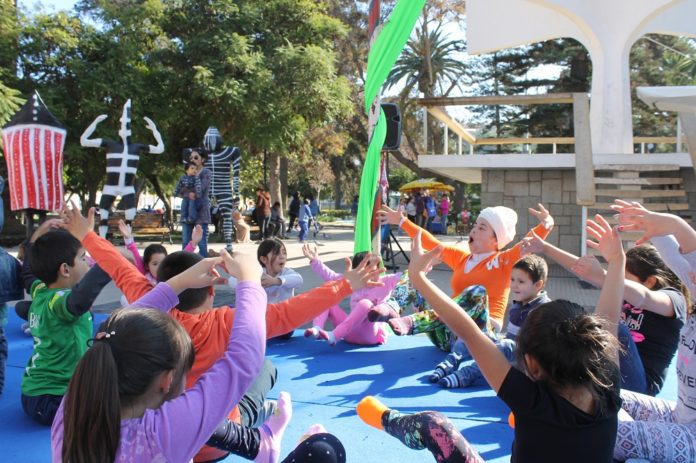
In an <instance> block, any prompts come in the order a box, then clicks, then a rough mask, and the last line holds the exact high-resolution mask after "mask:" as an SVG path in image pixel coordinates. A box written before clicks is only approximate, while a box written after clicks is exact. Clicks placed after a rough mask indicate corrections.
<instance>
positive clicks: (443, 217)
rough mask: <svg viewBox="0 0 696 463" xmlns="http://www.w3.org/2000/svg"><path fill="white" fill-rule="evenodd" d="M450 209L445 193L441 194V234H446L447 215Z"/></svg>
mask: <svg viewBox="0 0 696 463" xmlns="http://www.w3.org/2000/svg"><path fill="white" fill-rule="evenodd" d="M449 211H450V200H449V195H448V194H447V193H443V194H442V199H440V217H441V220H440V222H441V223H442V234H443V235H446V234H447V215H448V214H449Z"/></svg>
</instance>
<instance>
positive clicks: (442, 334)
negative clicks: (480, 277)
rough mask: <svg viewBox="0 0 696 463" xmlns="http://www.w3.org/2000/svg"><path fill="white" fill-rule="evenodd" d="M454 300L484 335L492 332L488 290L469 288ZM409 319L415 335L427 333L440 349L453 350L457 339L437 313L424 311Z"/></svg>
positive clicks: (480, 287) (477, 287) (475, 287)
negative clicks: (411, 321)
mask: <svg viewBox="0 0 696 463" xmlns="http://www.w3.org/2000/svg"><path fill="white" fill-rule="evenodd" d="M452 300H454V302H456V303H457V305H458V306H459V307H461V308H462V309H464V311H466V313H468V314H469V316H470V317H471V318H472V319H473V320H474V321H475V322H476V324H477V325H478V327H479V328H481V330H482V331H483V332H484V333H488V332H490V331H491V328H490V321H489V312H488V294H487V293H486V288H484V287H483V286H481V285H473V286H469V287H468V288H466V289H464V291H462V292H461V293H460V294H459V295H458V296H456V297H454V298H452ZM409 317H410V318H411V319H412V320H413V334H419V333H427V334H428V337H429V338H430V341H431V342H432V343H433V344H435V346H436V347H437V348H438V349H441V350H443V351H445V352H450V351H451V350H452V345H453V344H454V342H455V341H456V339H457V337H456V335H455V334H454V333H452V331H450V329H449V328H448V327H447V325H445V324H444V323H442V322H441V321H440V319H439V318H438V317H437V314H435V312H433V311H432V310H424V311H422V312H418V313H414V314H413V315H409Z"/></svg>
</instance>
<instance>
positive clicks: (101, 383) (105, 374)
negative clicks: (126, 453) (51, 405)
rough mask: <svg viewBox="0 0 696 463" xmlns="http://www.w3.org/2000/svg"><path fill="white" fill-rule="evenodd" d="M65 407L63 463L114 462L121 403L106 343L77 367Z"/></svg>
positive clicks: (109, 348) (93, 350) (86, 354)
mask: <svg viewBox="0 0 696 463" xmlns="http://www.w3.org/2000/svg"><path fill="white" fill-rule="evenodd" d="M63 407H64V409H63V414H64V421H63V425H64V432H63V450H62V460H63V461H64V462H66V463H89V462H106V461H114V460H115V459H116V451H117V450H118V443H119V437H120V427H121V401H120V399H119V395H118V371H117V368H116V362H115V361H114V356H113V354H112V353H111V347H109V344H108V343H107V342H102V341H98V342H97V343H95V345H93V346H92V347H91V348H90V349H88V350H87V352H86V353H85V355H84V357H82V360H80V362H79V363H78V364H77V368H76V369H75V373H74V374H73V377H72V379H71V380H70V385H69V386H68V393H67V394H66V395H65V403H64V404H63ZM68 417H70V419H68Z"/></svg>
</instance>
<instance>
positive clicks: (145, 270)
mask: <svg viewBox="0 0 696 463" xmlns="http://www.w3.org/2000/svg"><path fill="white" fill-rule="evenodd" d="M118 229H119V230H120V232H121V236H122V237H123V244H124V245H125V246H126V249H128V250H129V251H130V253H131V254H132V255H133V262H134V263H135V267H136V268H137V269H138V271H139V272H140V273H142V274H143V275H145V277H146V278H147V279H148V280H150V282H151V283H153V284H157V269H158V268H159V264H161V263H162V261H163V260H164V258H165V257H167V254H168V252H167V248H165V247H164V246H162V245H161V244H150V245H149V246H147V247H146V248H145V251H144V252H143V256H142V257H140V251H139V250H138V246H137V245H136V244H135V240H134V239H133V235H132V234H131V229H130V227H129V226H128V225H126V223H125V222H124V221H123V220H119V221H118ZM202 238H203V229H202V228H201V226H200V225H196V226H195V227H194V228H193V232H192V233H191V241H189V243H188V244H187V245H186V247H185V248H184V251H188V252H195V251H196V247H197V246H198V243H199V242H200V241H201V239H202Z"/></svg>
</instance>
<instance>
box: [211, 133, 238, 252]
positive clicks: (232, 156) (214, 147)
mask: <svg viewBox="0 0 696 463" xmlns="http://www.w3.org/2000/svg"><path fill="white" fill-rule="evenodd" d="M203 146H204V148H205V150H206V152H207V153H208V160H207V161H206V163H205V167H207V168H208V169H210V170H211V172H212V173H213V177H212V181H211V183H210V197H211V198H215V200H216V201H217V205H218V207H219V208H220V213H221V214H222V233H223V235H224V237H225V244H226V245H227V250H232V198H235V197H238V196H239V168H240V166H241V160H242V155H241V151H239V148H237V147H236V146H225V147H223V146H222V136H220V132H219V131H218V129H217V128H215V127H208V130H207V131H206V132H205V136H204V137H203ZM230 169H231V170H232V183H231V184H230Z"/></svg>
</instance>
